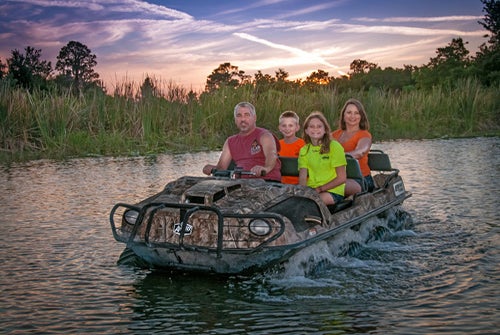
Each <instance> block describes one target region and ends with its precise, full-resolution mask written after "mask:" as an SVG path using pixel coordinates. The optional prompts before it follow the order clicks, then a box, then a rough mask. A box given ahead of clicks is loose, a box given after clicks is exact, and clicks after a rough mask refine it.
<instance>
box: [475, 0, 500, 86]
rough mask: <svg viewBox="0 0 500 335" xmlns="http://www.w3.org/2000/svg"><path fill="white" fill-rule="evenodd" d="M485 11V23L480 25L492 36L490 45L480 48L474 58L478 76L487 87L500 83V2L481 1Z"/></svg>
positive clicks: (496, 0)
mask: <svg viewBox="0 0 500 335" xmlns="http://www.w3.org/2000/svg"><path fill="white" fill-rule="evenodd" d="M481 2H482V3H483V5H484V7H483V11H484V12H486V15H485V17H484V21H479V24H480V25H482V26H483V27H484V28H486V29H487V30H488V31H489V32H490V33H491V34H489V35H486V36H485V37H489V39H488V43H483V44H482V45H481V46H480V47H479V52H477V53H476V57H475V58H474V65H475V69H476V75H477V77H478V78H479V79H480V80H481V82H482V83H483V84H485V85H494V84H496V83H500V1H498V0H481Z"/></svg>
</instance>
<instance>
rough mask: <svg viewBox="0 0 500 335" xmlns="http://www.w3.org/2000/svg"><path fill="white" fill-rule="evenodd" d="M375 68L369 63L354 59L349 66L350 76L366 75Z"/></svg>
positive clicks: (373, 64) (374, 65) (375, 65)
mask: <svg viewBox="0 0 500 335" xmlns="http://www.w3.org/2000/svg"><path fill="white" fill-rule="evenodd" d="M377 67H378V65H377V64H375V63H369V62H367V61H366V60H363V59H355V60H353V61H352V63H351V65H350V66H349V68H350V69H351V73H350V74H351V75H355V74H363V73H368V72H370V70H372V69H376V68H377Z"/></svg>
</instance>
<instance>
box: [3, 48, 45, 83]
mask: <svg viewBox="0 0 500 335" xmlns="http://www.w3.org/2000/svg"><path fill="white" fill-rule="evenodd" d="M24 51H25V52H26V53H25V54H23V53H21V52H20V51H19V50H17V49H15V50H13V51H12V56H11V58H8V59H7V64H8V67H9V74H10V76H11V77H12V78H13V79H14V80H15V81H16V84H17V85H20V86H22V87H25V88H33V87H34V86H39V85H42V84H44V83H45V81H46V80H47V79H48V77H49V76H50V74H51V73H52V65H51V63H50V62H47V61H45V60H40V57H41V55H42V49H35V48H33V47H30V46H27V47H26V48H25V49H24Z"/></svg>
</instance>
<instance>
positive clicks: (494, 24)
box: [478, 0, 500, 46]
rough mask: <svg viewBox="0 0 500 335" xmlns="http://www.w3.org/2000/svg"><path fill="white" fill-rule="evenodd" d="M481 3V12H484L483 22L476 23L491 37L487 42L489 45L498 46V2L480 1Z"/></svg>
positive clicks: (499, 20)
mask: <svg viewBox="0 0 500 335" xmlns="http://www.w3.org/2000/svg"><path fill="white" fill-rule="evenodd" d="M481 2H482V3H483V5H484V7H483V11H484V12H486V15H485V16H484V21H483V22H482V21H478V23H479V24H480V25H482V26H483V27H484V28H485V29H486V30H488V31H489V32H490V33H491V35H490V36H489V40H488V42H489V43H490V44H491V45H495V46H498V44H499V42H500V36H499V34H500V1H498V0H481Z"/></svg>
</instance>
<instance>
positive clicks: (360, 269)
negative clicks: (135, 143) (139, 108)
mask: <svg viewBox="0 0 500 335" xmlns="http://www.w3.org/2000/svg"><path fill="white" fill-rule="evenodd" d="M373 148H375V149H382V150H384V151H385V152H387V153H389V154H390V156H391V160H392V163H393V166H395V167H397V168H399V169H400V171H401V175H402V176H403V178H404V180H405V183H406V188H407V189H408V190H410V191H412V193H413V196H412V197H411V198H410V199H408V200H407V201H406V202H405V204H404V206H403V208H404V210H405V211H407V212H408V213H410V214H411V216H412V218H413V222H414V224H413V225H412V226H411V227H410V228H408V229H405V230H402V231H399V232H396V233H393V234H390V235H389V236H385V237H384V238H383V239H381V240H375V241H372V242H369V243H367V244H365V245H362V246H361V247H360V248H359V250H357V252H356V253H353V254H351V255H346V256H343V257H338V258H337V259H336V260H335V261H334V262H333V263H332V264H329V265H328V266H326V267H325V268H324V269H322V271H320V272H319V273H316V274H315V275H304V274H303V273H299V272H297V273H294V272H293V271H286V272H284V273H272V274H264V275H255V276H251V277H229V278H221V277H216V276H210V275H205V276H193V275H187V274H176V273H165V272H152V271H149V270H146V269H141V268H139V267H134V266H130V265H118V264H117V260H118V258H119V256H120V254H121V252H122V250H123V245H122V244H119V243H117V242H115V241H114V239H113V237H112V234H111V230H110V226H109V221H108V215H109V211H110V209H111V207H112V206H113V205H114V204H115V203H116V202H129V203H133V202H137V201H139V200H141V199H142V198H144V197H146V196H149V195H152V194H154V193H156V192H157V191H159V190H160V189H162V188H163V186H164V184H166V183H167V182H168V181H170V180H173V179H175V178H177V177H180V176H182V175H185V174H190V175H201V172H200V171H201V168H202V166H203V165H204V164H205V163H207V162H215V161H216V160H217V158H218V155H219V153H218V152H208V153H196V154H181V155H160V156H156V157H135V158H86V159H72V160H68V161H65V162H54V161H48V160H42V161H33V162H29V163H25V164H19V165H14V166H10V167H8V168H7V167H3V168H1V170H0V204H1V205H2V212H1V215H0V229H1V234H0V290H1V292H0V333H1V334H76V333H88V334H366V333H369V334H437V333H439V334H495V333H496V334H498V333H499V329H500V321H499V320H500V262H499V260H500V259H499V257H500V238H499V227H500V225H499V220H498V217H497V214H498V208H499V205H500V203H499V200H498V199H499V193H500V192H499V190H500V138H472V139H452V140H445V139H443V140H426V141H397V142H384V143H376V144H374V146H373Z"/></svg>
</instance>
